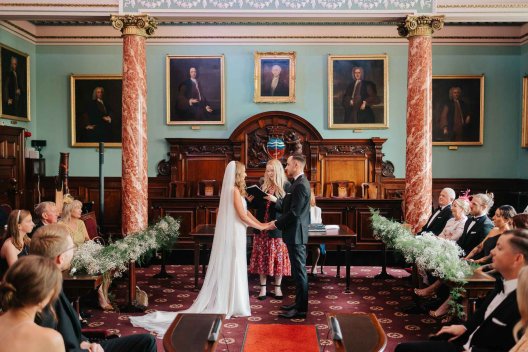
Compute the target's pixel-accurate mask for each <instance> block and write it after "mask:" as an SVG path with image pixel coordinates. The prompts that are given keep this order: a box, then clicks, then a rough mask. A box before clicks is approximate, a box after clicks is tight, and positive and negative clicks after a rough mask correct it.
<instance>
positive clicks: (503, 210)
mask: <svg viewBox="0 0 528 352" xmlns="http://www.w3.org/2000/svg"><path fill="white" fill-rule="evenodd" d="M515 215H517V212H516V211H515V209H514V208H513V207H512V206H511V205H502V206H500V207H498V208H497V209H496V210H495V215H493V224H494V225H495V227H494V228H493V229H491V231H490V232H489V233H488V235H487V236H486V238H485V239H484V241H482V242H480V244H479V245H478V246H476V247H475V248H473V250H472V251H471V252H470V253H469V254H468V255H467V256H466V257H465V259H467V260H470V261H472V262H475V263H477V264H489V263H490V262H491V254H490V253H491V250H492V249H493V248H495V245H496V244H497V240H498V239H499V236H500V235H501V234H503V233H504V232H506V231H508V230H511V229H512V227H513V217H514V216H515Z"/></svg>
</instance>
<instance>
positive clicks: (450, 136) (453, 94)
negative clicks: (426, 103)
mask: <svg viewBox="0 0 528 352" xmlns="http://www.w3.org/2000/svg"><path fill="white" fill-rule="evenodd" d="M483 135H484V75H477V76H433V145H452V146H455V145H482V144H483V143H484V136H483Z"/></svg>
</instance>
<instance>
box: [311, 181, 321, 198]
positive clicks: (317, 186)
mask: <svg viewBox="0 0 528 352" xmlns="http://www.w3.org/2000/svg"><path fill="white" fill-rule="evenodd" d="M310 191H312V193H313V194H314V195H315V196H316V197H322V196H323V188H322V187H321V182H320V181H310Z"/></svg>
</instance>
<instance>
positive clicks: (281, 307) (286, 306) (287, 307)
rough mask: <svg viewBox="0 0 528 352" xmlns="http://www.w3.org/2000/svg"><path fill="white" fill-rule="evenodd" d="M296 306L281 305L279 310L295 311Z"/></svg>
mask: <svg viewBox="0 0 528 352" xmlns="http://www.w3.org/2000/svg"><path fill="white" fill-rule="evenodd" d="M295 307H296V305H295V303H293V304H287V305H283V306H280V309H282V310H292V309H295Z"/></svg>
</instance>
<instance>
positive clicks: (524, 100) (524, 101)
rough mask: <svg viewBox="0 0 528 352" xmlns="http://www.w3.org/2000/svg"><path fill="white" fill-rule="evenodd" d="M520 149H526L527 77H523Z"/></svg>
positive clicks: (527, 140) (527, 142)
mask: <svg viewBox="0 0 528 352" xmlns="http://www.w3.org/2000/svg"><path fill="white" fill-rule="evenodd" d="M521 147H522V148H528V76H524V77H523V95H522V135H521Z"/></svg>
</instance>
